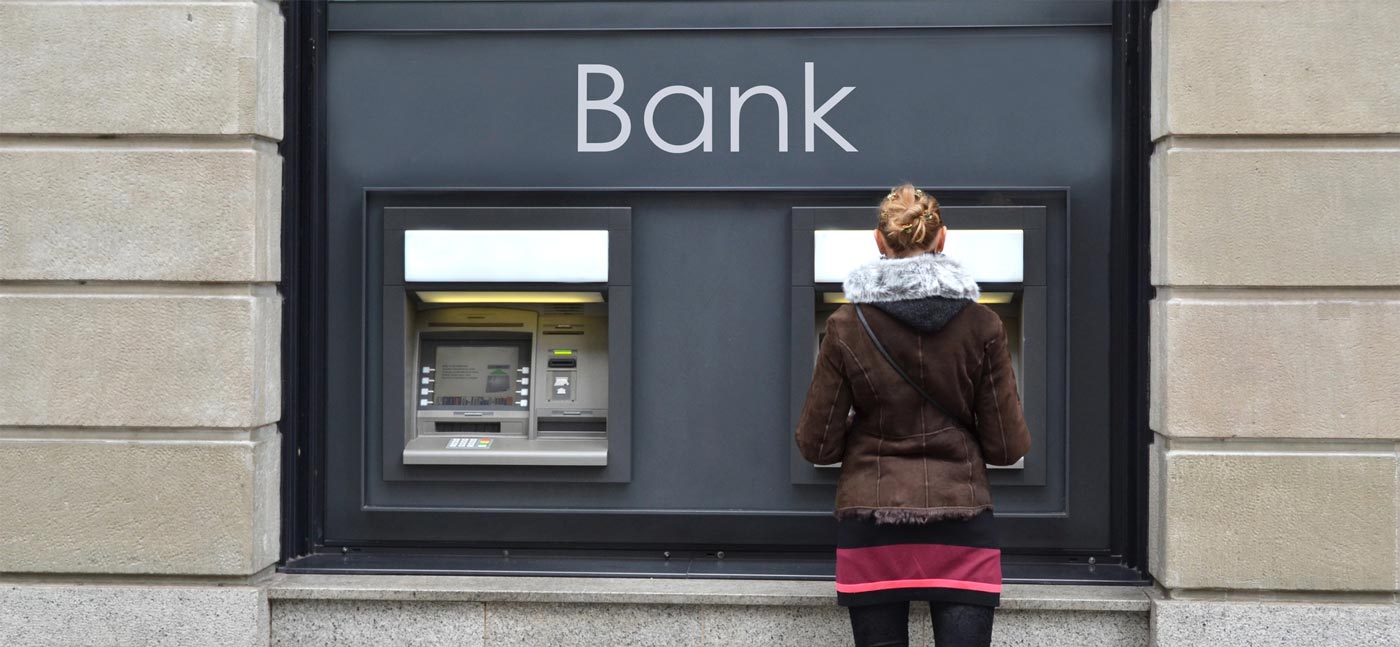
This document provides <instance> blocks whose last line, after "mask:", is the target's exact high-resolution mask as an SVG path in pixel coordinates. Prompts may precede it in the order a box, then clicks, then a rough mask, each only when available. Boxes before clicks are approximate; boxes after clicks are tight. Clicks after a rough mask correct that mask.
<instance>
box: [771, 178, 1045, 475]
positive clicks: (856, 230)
mask: <svg viewBox="0 0 1400 647" xmlns="http://www.w3.org/2000/svg"><path fill="white" fill-rule="evenodd" d="M940 212H941V214H942V216H943V221H944V224H946V225H947V226H948V240H947V243H946V244H945V247H944V249H945V252H946V253H947V254H948V255H949V256H950V257H952V258H954V259H955V260H957V261H958V262H959V263H961V264H962V265H963V266H964V267H965V268H967V270H968V271H969V272H971V273H972V275H973V277H974V278H976V280H977V283H978V285H979V286H980V287H981V290H982V293H981V297H980V298H979V302H980V303H982V304H983V305H986V306H987V307H989V308H991V309H992V310H993V311H994V312H996V313H997V314H998V315H999V316H1000V317H1001V320H1002V323H1003V324H1004V325H1005V327H1006V336H1007V342H1008V349H1009V350H1010V352H1011V361H1012V367H1013V371H1014V373H1015V375H1016V379H1017V384H1018V387H1019V389H1020V394H1021V398H1022V404H1023V406H1024V407H1025V412H1026V421H1027V424H1028V425H1029V426H1030V427H1031V434H1032V438H1033V440H1034V441H1036V442H1034V446H1033V448H1032V454H1033V455H1032V456H1030V457H1028V458H1029V459H1031V460H1034V459H1035V458H1037V457H1036V456H1035V453H1036V451H1037V448H1039V447H1041V446H1042V445H1043V438H1044V434H1045V429H1044V423H1045V401H1046V400H1045V398H1046V392H1045V386H1046V355H1045V351H1046V332H1047V325H1046V324H1047V321H1046V307H1045V306H1046V296H1047V295H1046V271H1047V268H1046V262H1045V261H1046V245H1045V243H1046V235H1045V209H1044V208H1042V207H1035V206H949V205H944V206H943V207H942V208H941V209H940ZM877 215H878V214H877V212H876V210H875V209H873V208H865V207H799V208H794V209H793V232H794V235H793V241H794V242H793V259H794V260H793V262H794V268H793V280H794V286H793V288H794V297H793V303H794V305H793V318H794V322H795V323H794V331H793V340H794V342H793V343H794V356H795V357H796V356H798V355H800V356H801V359H800V360H797V359H795V360H794V366H793V369H792V370H793V376H794V378H793V395H794V402H793V404H794V424H795V420H796V415H798V412H800V408H801V403H802V402H801V401H802V398H805V396H806V388H807V385H808V384H809V383H810V378H811V371H812V367H813V366H814V364H815V360H816V355H817V352H818V349H820V347H821V340H822V337H823V336H824V335H825V331H826V320H827V318H828V317H830V316H831V314H832V313H833V312H835V311H836V309H837V308H839V307H841V305H843V304H845V303H848V301H847V300H846V298H845V295H844V294H843V293H842V282H844V281H845V278H846V276H847V275H848V274H850V272H851V270H853V269H855V268H856V267H858V266H860V265H862V264H864V263H868V262H870V261H873V260H876V259H878V258H879V256H880V255H879V251H878V250H877V248H876V247H875V242H874V239H873V234H872V233H871V231H872V230H873V229H874V226H875V222H876V219H877ZM799 264H800V265H801V266H800V267H799ZM798 326H801V327H803V328H804V330H798V328H797V327H798ZM798 361H801V362H802V363H803V364H802V365H801V366H798V365H797V362H798ZM798 460H799V461H800V458H799V459H798ZM839 466H840V464H839V463H838V464H834V465H817V466H812V465H808V464H805V463H800V464H799V463H798V462H794V464H793V468H792V472H793V477H794V482H798V483H804V482H810V483H819V482H826V481H827V480H828V479H829V478H831V477H832V475H829V474H823V472H835V471H836V470H834V469H827V468H835V467H839ZM988 467H989V468H992V469H999V470H1019V471H1024V470H1026V469H1027V458H1023V459H1022V460H1020V461H1018V462H1017V463H1016V464H1014V465H1010V466H1006V467H999V466H991V465H989V466H988ZM813 468H815V470H814V469H813ZM1034 471H1035V472H1037V473H1043V466H1038V469H1035V470H1034Z"/></svg>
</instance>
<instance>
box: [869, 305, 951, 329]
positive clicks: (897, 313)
mask: <svg viewBox="0 0 1400 647" xmlns="http://www.w3.org/2000/svg"><path fill="white" fill-rule="evenodd" d="M868 305H871V306H874V307H876V308H879V309H880V310H881V311H883V312H884V313H885V314H887V315H889V316H891V317H894V318H895V319H898V320H899V322H900V323H902V324H904V325H906V326H909V327H910V328H913V329H914V330H917V331H919V332H921V333H931V332H937V331H939V330H942V328H943V327H944V326H946V325H948V322H949V321H952V320H953V317H956V316H958V313H959V312H962V311H963V308H966V307H968V306H969V305H972V300H971V299H950V298H948V297H924V298H922V299H907V300H904V301H877V302H875V303H871V304H868Z"/></svg>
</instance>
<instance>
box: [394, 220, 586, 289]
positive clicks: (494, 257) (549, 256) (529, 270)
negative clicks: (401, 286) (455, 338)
mask: <svg viewBox="0 0 1400 647" xmlns="http://www.w3.org/2000/svg"><path fill="white" fill-rule="evenodd" d="M403 249H404V254H403V261H404V267H403V274H404V280H405V281H407V282H410V283H607V282H608V232H607V231H606V230H515V231H467V230H460V229H456V230H451V229H416V230H408V231H405V232H404V235H403Z"/></svg>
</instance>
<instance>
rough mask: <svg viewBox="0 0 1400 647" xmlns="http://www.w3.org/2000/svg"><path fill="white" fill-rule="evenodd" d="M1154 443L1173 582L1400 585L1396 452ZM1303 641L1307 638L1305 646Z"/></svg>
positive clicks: (1163, 546) (1162, 576)
mask: <svg viewBox="0 0 1400 647" xmlns="http://www.w3.org/2000/svg"><path fill="white" fill-rule="evenodd" d="M1257 445H1259V444H1258V443H1229V442H1219V441H1206V442H1201V441H1196V442H1189V443H1181V442H1178V441H1173V440H1168V439H1163V438H1161V437H1158V438H1157V442H1156V443H1155V444H1154V448H1153V450H1154V451H1156V452H1165V454H1164V455H1162V456H1160V457H1159V458H1158V459H1157V460H1156V461H1154V464H1155V465H1156V466H1157V469H1158V470H1160V472H1161V473H1160V474H1156V475H1153V476H1154V478H1160V479H1161V483H1162V485H1161V488H1162V491H1161V492H1160V494H1159V497H1160V499H1161V501H1160V503H1159V505H1160V506H1162V512H1161V516H1162V518H1163V519H1164V527H1162V528H1161V529H1160V530H1159V532H1161V534H1162V537H1161V538H1160V539H1159V540H1158V541H1159V542H1160V548H1159V549H1158V551H1159V553H1160V556H1159V557H1158V559H1157V560H1156V562H1155V563H1153V564H1152V566H1151V568H1152V573H1153V575H1155V576H1156V577H1157V579H1158V581H1160V582H1161V583H1162V585H1163V586H1165V587H1167V588H1169V589H1179V588H1192V589H1254V590H1282V591H1288V590H1303V591H1386V592H1388V591H1394V590H1395V589H1396V478H1395V474H1396V455H1395V450H1394V446H1393V445H1387V446H1378V447H1385V449H1374V448H1373V449H1367V448H1366V447H1367V446H1358V445H1355V444H1347V443H1337V444H1331V445H1324V444H1317V445H1307V444H1300V443H1294V444H1289V445H1277V446H1275V447H1273V448H1269V447H1267V446H1262V447H1261V446H1257ZM1299 644H1303V643H1299Z"/></svg>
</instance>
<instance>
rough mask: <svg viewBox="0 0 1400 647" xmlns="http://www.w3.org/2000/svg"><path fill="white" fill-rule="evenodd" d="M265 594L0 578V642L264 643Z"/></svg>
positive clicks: (17, 645) (124, 645) (39, 646)
mask: <svg viewBox="0 0 1400 647" xmlns="http://www.w3.org/2000/svg"><path fill="white" fill-rule="evenodd" d="M267 638H268V621H267V599H266V597H264V596H263V594H262V592H261V591H259V590H258V589H257V588H255V587H250V586H159V585H151V586H132V585H105V584H66V585H56V584H55V585H25V584H0V645H7V646H10V645H12V646H14V647H131V646H132V645H141V646H142V647H263V646H265V645H267Z"/></svg>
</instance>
